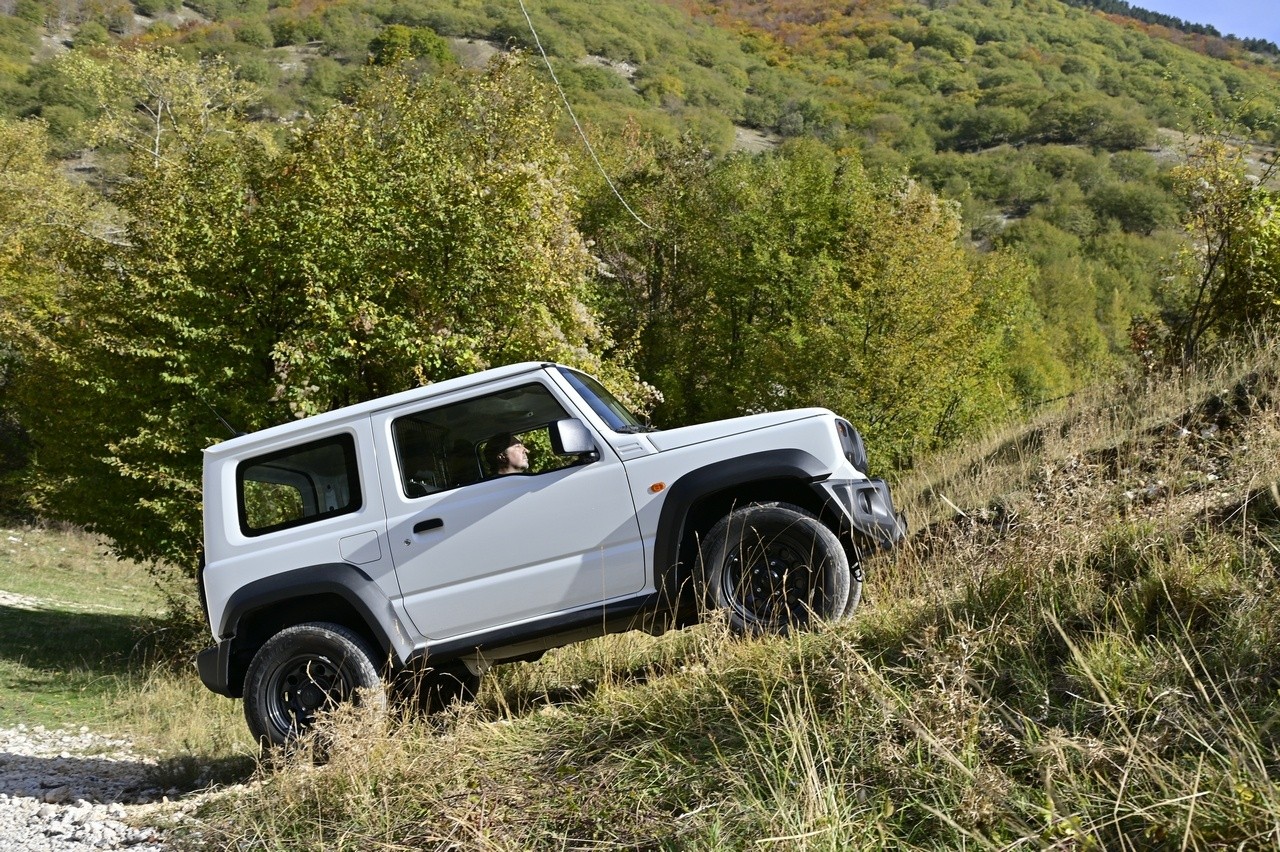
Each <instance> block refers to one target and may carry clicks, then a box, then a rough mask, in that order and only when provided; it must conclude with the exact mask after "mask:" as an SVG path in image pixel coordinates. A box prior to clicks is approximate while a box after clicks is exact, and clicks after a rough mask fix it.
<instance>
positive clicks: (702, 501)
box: [653, 449, 830, 610]
mask: <svg viewBox="0 0 1280 852" xmlns="http://www.w3.org/2000/svg"><path fill="white" fill-rule="evenodd" d="M828 476H830V469H829V468H828V466H827V465H825V464H823V463H822V462H821V461H820V460H819V459H817V458H816V457H815V456H813V455H812V454H810V453H808V452H805V451H804V450H800V449H778V450H766V451H763V452H759V453H751V454H748V455H745V456H738V457H736V458H732V459H724V460H722V461H718V462H713V463H711V464H708V465H705V466H703V467H700V468H695V469H694V470H691V471H689V472H688V473H685V474H684V475H682V476H681V477H680V478H679V479H677V480H676V481H675V482H673V483H672V484H671V485H670V486H669V487H668V488H667V497H666V499H665V500H664V501H663V504H662V510H661V512H660V513H659V516H658V530H657V533H656V535H655V539H654V549H653V556H654V570H655V572H656V576H655V583H656V586H657V589H658V592H659V594H660V597H661V600H662V605H663V607H664V608H667V609H671V610H681V609H687V608H688V606H689V600H688V596H687V595H686V594H684V593H685V592H686V591H689V590H690V587H689V583H690V580H691V579H692V578H693V572H694V570H695V565H694V563H695V560H696V556H697V549H696V539H697V536H698V535H700V534H702V533H705V532H706V531H707V530H708V529H709V528H710V527H711V525H713V524H714V523H715V522H716V521H717V520H719V519H720V517H722V516H723V515H724V514H726V513H727V512H728V511H730V510H732V508H733V507H734V506H737V505H743V504H745V503H750V502H756V501H761V502H763V501H780V502H790V503H795V504H797V505H800V506H802V507H804V508H809V509H812V510H813V512H814V514H815V515H825V514H827V513H826V512H824V511H823V510H824V508H825V503H826V498H825V495H824V494H823V493H822V492H821V489H815V488H814V487H813V484H814V483H816V482H821V481H822V480H824V479H826V478H828Z"/></svg>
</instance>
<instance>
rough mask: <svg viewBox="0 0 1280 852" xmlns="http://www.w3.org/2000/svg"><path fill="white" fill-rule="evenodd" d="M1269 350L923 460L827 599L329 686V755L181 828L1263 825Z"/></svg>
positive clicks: (240, 835)
mask: <svg viewBox="0 0 1280 852" xmlns="http://www.w3.org/2000/svg"><path fill="white" fill-rule="evenodd" d="M1277 375H1280V358H1277V354H1276V352H1275V351H1274V348H1271V347H1257V348H1255V349H1254V350H1253V351H1251V352H1250V353H1248V355H1247V357H1242V358H1240V359H1237V360H1236V361H1234V362H1233V363H1231V364H1229V365H1228V366H1227V367H1224V368H1223V369H1221V370H1219V371H1216V372H1213V373H1211V374H1207V375H1202V376H1198V377H1197V376H1191V377H1180V378H1177V379H1166V380H1161V381H1143V382H1141V383H1138V384H1136V385H1134V386H1133V387H1128V388H1123V389H1122V390H1121V392H1120V393H1118V394H1111V395H1103V394H1099V395H1097V396H1093V397H1087V396H1080V397H1077V398H1075V399H1073V400H1071V401H1070V402H1069V403H1068V404H1067V406H1066V407H1065V409H1064V410H1062V411H1058V412H1045V413H1043V414H1042V415H1041V416H1039V417H1037V418H1036V419H1035V420H1034V421H1033V422H1032V423H1030V424H1027V425H1022V426H1019V427H1017V428H1013V429H1006V430H1002V431H1001V432H999V433H994V434H992V435H990V436H988V437H987V438H985V439H983V440H980V441H974V442H972V443H971V444H970V445H969V446H967V447H965V448H963V449H960V450H957V451H955V452H953V453H951V454H949V455H947V456H946V457H942V458H938V459H935V460H932V461H931V462H930V463H929V464H928V465H926V466H923V467H922V468H921V469H920V470H919V471H917V472H915V473H913V474H912V475H910V476H908V477H906V478H904V480H903V481H902V482H900V483H898V484H897V492H896V493H897V494H898V495H900V497H901V499H902V502H903V503H904V504H905V505H906V508H907V510H908V511H909V512H910V513H911V514H912V516H913V519H914V527H915V530H914V533H913V536H912V539H911V542H910V544H909V546H907V547H904V548H903V549H902V550H901V551H900V552H898V553H896V554H893V555H891V556H889V557H887V558H882V559H879V560H877V561H876V562H875V563H874V564H873V565H870V566H869V567H868V586H867V595H866V598H865V599H864V600H865V604H864V606H863V607H862V608H861V609H860V611H859V613H858V615H857V617H856V618H855V619H853V620H852V621H849V622H844V623H839V624H832V625H825V626H823V627H822V628H821V629H819V630H816V631H813V632H810V633H804V634H799V635H794V636H789V637H765V638H751V639H743V638H739V637H734V636H732V635H730V634H729V632H728V631H727V630H726V629H725V628H724V627H723V625H719V624H707V625H702V626H700V627H697V628H694V629H691V630H686V631H682V632H678V633H672V634H668V635H666V636H663V637H660V638H651V637H646V636H640V635H625V636H615V637H609V638H607V639H604V640H600V641H598V642H591V643H584V644H582V645H578V646H574V647H570V648H565V649H562V650H560V651H557V652H554V653H552V654H549V655H548V656H547V657H546V658H545V659H544V660H542V661H541V662H539V663H537V664H520V665H514V666H507V667H500V668H499V669H497V670H495V672H494V673H493V674H492V675H491V676H490V677H488V678H487V679H486V682H485V684H484V686H483V688H482V690H481V694H480V696H479V700H478V701H477V703H476V704H474V705H470V706H466V707H455V708H454V710H452V711H451V712H448V713H445V714H442V715H440V716H436V717H432V718H428V719H421V718H392V719H387V718H378V717H370V716H368V715H365V714H361V713H360V712H358V711H346V712H344V713H342V714H339V716H337V717H335V718H333V719H331V720H329V722H328V723H327V724H326V726H325V727H324V728H322V729H321V730H320V731H318V732H317V735H316V736H317V738H318V741H319V742H320V743H321V744H322V746H323V752H324V754H325V757H326V761H325V762H323V763H322V764H321V765H313V763H312V757H313V756H314V754H313V753H311V752H308V751H307V749H306V748H303V749H300V750H299V753H298V754H295V755H293V756H292V757H289V758H285V759H282V760H280V761H278V762H276V763H274V764H272V765H271V766H269V767H262V768H260V769H259V772H258V775H257V779H258V783H257V784H256V785H255V786H253V787H252V788H250V789H248V790H245V791H242V792H239V793H238V794H235V795H231V796H226V797H223V798H222V799H219V800H215V802H214V803H213V804H211V805H210V806H209V807H208V808H207V809H206V812H205V813H204V818H205V819H206V820H207V823H206V824H205V825H204V827H203V828H202V830H201V834H200V835H199V838H200V840H199V842H200V843H203V844H204V845H205V846H206V847H209V848H226V847H233V846H236V845H239V846H240V847H241V848H255V849H259V848H261V849H290V850H296V849H317V850H319V849H324V850H335V849H351V850H369V849H375V850H376V849H382V850H402V849H450V850H455V849H460V850H524V849H602V848H603V849H661V848H666V849H723V848H734V849H748V848H750V849H781V850H793V849H795V850H801V849H804V850H809V849H813V850H826V849H829V850H846V849H859V848H877V849H878V848H901V849H939V850H940V849H956V848H970V849H1015V848H1037V849H1063V850H1068V849H1069V850H1088V849H1097V850H1109V849H1120V850H1126V849H1134V850H1137V849H1178V850H1183V849H1219V848H1232V849H1236V848H1241V849H1252V848H1259V849H1260V848H1275V847H1277V846H1280V785H1278V784H1277V781H1278V780H1280V778H1278V775H1277V773H1280V742H1278V741H1277V731H1276V725H1275V720H1276V719H1277V718H1280V700H1278V696H1280V662H1276V659H1275V648H1276V647H1277V643H1278V642H1280V594H1277V593H1278V592H1280V549H1278V547H1277V544H1278V543H1280V500H1278V499H1277V496H1278V493H1277V490H1276V487H1275V483H1276V481H1277V474H1278V470H1277V465H1278V464H1280V405H1278V404H1277V385H1278V382H1277ZM153 695H157V696H163V695H164V693H163V691H159V692H153ZM161 701H162V702H166V703H169V704H172V703H174V702H175V699H174V698H161ZM211 712H212V711H210V710H206V709H199V710H198V712H197V713H196V715H198V716H201V717H203V716H205V714H207V713H211ZM219 712H220V711H219ZM210 718H213V719H215V720H217V719H219V718H221V717H219V716H217V714H216V713H214V714H213V715H212V716H211V717H210ZM170 724H175V725H176V723H173V722H165V721H164V720H163V719H158V721H157V725H158V726H159V727H161V728H163V727H164V726H166V725H170ZM208 724H210V725H211V727H210V728H209V729H208V730H206V731H204V735H205V736H207V737H211V738H216V737H218V736H223V737H224V738H225V739H229V740H230V739H234V736H233V735H231V734H229V733H228V734H217V733H216V732H217V731H218V730H221V728H220V726H221V725H223V724H224V722H223V721H214V722H210V723H208ZM225 724H227V725H230V724H231V722H230V721H229V720H226V721H225ZM183 731H184V733H183V734H182V735H181V737H180V739H182V740H191V741H198V740H199V738H200V737H201V736H202V734H201V729H200V727H199V724H198V723H197V724H196V726H195V727H193V728H191V729H190V730H187V729H183ZM193 842H195V841H194V840H193Z"/></svg>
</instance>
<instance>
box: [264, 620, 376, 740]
mask: <svg viewBox="0 0 1280 852" xmlns="http://www.w3.org/2000/svg"><path fill="white" fill-rule="evenodd" d="M374 659H375V655H374V652H373V650H372V649H371V648H370V647H369V644H368V643H367V642H366V641H365V639H364V637H362V636H360V635H359V634H358V633H356V632H355V631H353V630H350V629H349V628H346V627H343V626H342V625H340V624H329V623H326V622H311V623H307V624H298V625H295V626H293V627H287V628H285V629H284V630H281V631H280V632H279V633H277V634H276V635H274V636H272V637H271V638H270V639H268V640H267V641H266V643H265V644H264V645H263V646H262V647H261V648H259V649H258V652H257V653H256V654H255V655H254V657H253V660H252V661H251V662H250V663H249V669H248V671H247V672H246V673H245V683H244V715H245V720H246V721H247V722H248V723H249V730H250V731H252V732H253V735H254V736H255V737H257V738H258V741H259V742H261V743H263V744H264V745H268V746H282V745H285V744H287V743H289V742H291V741H292V740H295V739H297V737H298V736H299V735H300V734H302V733H303V732H305V731H306V730H308V729H310V728H311V727H312V726H313V725H314V724H315V721H316V716H317V714H319V713H320V712H321V711H322V710H328V709H332V708H333V707H336V706H337V705H338V704H340V703H342V702H344V701H352V702H359V701H362V700H363V701H369V700H372V701H377V702H380V703H385V701H386V696H385V694H384V692H383V689H382V679H381V678H380V677H379V676H378V667H377V665H376V664H375V662H374Z"/></svg>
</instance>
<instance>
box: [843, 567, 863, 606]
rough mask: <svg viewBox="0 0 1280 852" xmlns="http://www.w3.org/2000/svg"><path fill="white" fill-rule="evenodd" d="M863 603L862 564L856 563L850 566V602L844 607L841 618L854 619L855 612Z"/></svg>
mask: <svg viewBox="0 0 1280 852" xmlns="http://www.w3.org/2000/svg"><path fill="white" fill-rule="evenodd" d="M861 601H862V564H861V563H859V562H855V563H854V564H852V565H850V566H849V601H848V603H846V604H845V605H844V615H842V616H841V618H853V613H854V610H856V609H857V608H858V604H859V603H860V602H861Z"/></svg>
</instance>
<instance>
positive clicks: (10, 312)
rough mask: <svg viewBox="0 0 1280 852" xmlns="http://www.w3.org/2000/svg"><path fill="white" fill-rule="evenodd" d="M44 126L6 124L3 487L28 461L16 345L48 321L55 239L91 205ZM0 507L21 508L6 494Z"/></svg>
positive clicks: (2, 139) (0, 260) (0, 326)
mask: <svg viewBox="0 0 1280 852" xmlns="http://www.w3.org/2000/svg"><path fill="white" fill-rule="evenodd" d="M49 146H50V142H49V139H48V136H47V133H46V131H45V126H44V124H43V123H42V122H40V121H38V120H26V121H9V120H5V119H0V485H5V486H7V485H8V484H9V483H8V480H9V479H10V477H11V476H12V474H14V473H15V472H18V471H20V470H22V468H23V466H24V465H25V463H26V461H27V457H28V454H29V451H30V444H29V441H28V439H27V434H26V430H25V429H24V427H23V424H22V422H21V420H20V418H19V416H18V413H17V411H16V410H15V408H14V407H13V405H12V403H11V400H10V395H11V390H12V384H13V381H14V374H15V373H16V372H18V371H19V370H20V369H21V368H22V366H23V359H22V356H21V354H20V352H19V348H18V341H19V339H20V338H22V337H23V336H24V334H25V333H26V332H27V331H28V330H29V329H30V328H31V327H32V325H33V323H37V322H39V321H40V320H41V318H42V317H45V316H47V315H48V312H49V311H50V310H51V306H52V304H53V302H54V301H55V299H56V296H57V293H58V254H57V248H56V246H55V244H54V243H55V239H56V235H57V232H58V231H59V230H62V229H71V228H75V227H77V226H79V224H80V223H81V221H82V219H83V216H84V214H85V201H84V199H83V196H82V195H81V194H80V193H78V192H77V191H76V190H75V189H73V188H72V186H71V185H70V184H69V183H68V182H67V180H66V179H65V178H64V177H63V175H62V173H61V172H60V171H59V170H58V169H57V168H56V167H55V166H54V165H53V164H52V163H51V162H50V160H49ZM0 505H4V506H5V507H6V508H7V509H8V510H10V511H13V510H16V509H17V508H18V506H17V501H16V500H14V499H13V498H12V496H11V494H10V493H9V489H8V488H7V487H5V488H4V489H3V490H0Z"/></svg>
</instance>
